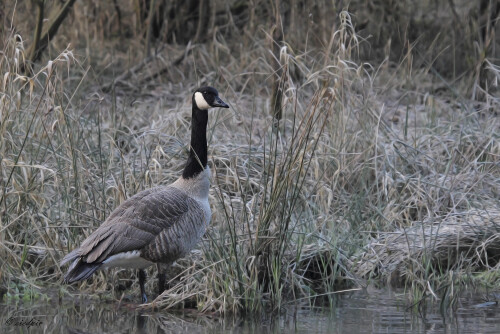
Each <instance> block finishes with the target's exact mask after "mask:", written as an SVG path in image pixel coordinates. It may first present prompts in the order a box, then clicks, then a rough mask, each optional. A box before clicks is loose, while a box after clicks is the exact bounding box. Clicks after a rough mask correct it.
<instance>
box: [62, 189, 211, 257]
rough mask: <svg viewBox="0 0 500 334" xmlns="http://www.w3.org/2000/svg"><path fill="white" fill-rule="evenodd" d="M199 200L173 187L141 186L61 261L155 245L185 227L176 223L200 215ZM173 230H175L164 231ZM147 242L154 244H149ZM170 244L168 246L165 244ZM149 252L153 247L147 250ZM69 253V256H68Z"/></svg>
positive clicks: (109, 254) (113, 253)
mask: <svg viewBox="0 0 500 334" xmlns="http://www.w3.org/2000/svg"><path fill="white" fill-rule="evenodd" d="M200 210H201V208H200V206H199V205H198V203H197V202H196V201H195V200H193V199H192V198H190V197H189V196H188V195H187V194H186V193H184V192H183V191H181V190H179V189H177V188H174V187H157V188H152V189H147V190H144V191H142V192H140V193H138V194H136V195H134V196H132V197H131V198H129V199H128V200H126V201H125V202H123V203H122V204H121V205H120V206H118V207H117V208H116V209H115V210H114V211H113V212H112V213H111V215H110V216H109V217H108V219H107V220H106V221H105V222H104V223H103V224H102V225H101V226H100V227H99V228H98V229H97V230H95V231H94V232H93V233H92V234H91V235H90V236H89V237H88V238H87V239H85V241H84V242H83V243H82V245H81V246H80V247H79V248H78V250H76V251H73V252H71V253H70V254H68V255H67V256H66V257H65V258H64V259H63V261H62V263H64V262H67V261H69V260H71V259H74V258H75V257H78V256H79V257H81V258H82V259H83V260H84V261H85V262H86V263H94V262H96V263H100V262H103V261H104V260H105V259H106V258H108V257H110V256H112V255H115V254H118V253H122V252H128V251H132V250H141V252H142V250H143V249H145V248H147V247H148V245H149V248H150V249H151V248H157V246H156V245H155V244H157V243H158V240H159V238H160V239H161V240H162V241H164V242H169V240H168V239H166V238H165V237H161V236H162V235H164V236H169V235H171V234H175V231H178V230H184V229H185V227H177V225H179V224H180V225H182V224H183V223H186V221H187V222H188V223H189V218H187V217H191V216H193V215H194V216H197V215H199V211H200ZM169 230H173V231H174V233H168V232H167V231H169ZM150 244H153V245H154V246H153V247H151V245H150ZM164 247H167V246H164ZM167 248H170V247H167ZM146 253H150V254H152V253H153V252H152V251H149V252H146ZM70 255H71V258H70Z"/></svg>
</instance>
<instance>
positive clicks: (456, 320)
mask: <svg viewBox="0 0 500 334" xmlns="http://www.w3.org/2000/svg"><path fill="white" fill-rule="evenodd" d="M485 296H486V294H481V293H467V294H464V295H463V297H462V298H460V300H459V303H458V308H457V309H456V310H455V311H451V310H450V311H448V312H447V314H445V315H442V314H441V313H440V312H439V305H436V304H435V305H433V306H428V307H427V308H426V310H425V313H418V312H415V311H413V312H412V311H410V310H408V301H407V300H406V299H405V297H404V294H403V293H402V292H401V291H390V290H377V291H370V292H366V291H356V292H351V293H345V294H343V295H341V296H338V297H337V298H335V300H334V301H333V303H332V305H331V306H329V307H314V308H312V309H311V308H306V307H303V306H302V307H299V306H289V307H286V308H285V310H284V311H283V312H281V314H279V315H275V316H270V315H267V316H265V317H264V318H263V317H260V318H259V319H255V318H234V317H225V318H223V317H219V316H216V315H207V314H199V313H197V312H196V311H193V310H191V311H189V310H186V311H183V312H181V311H174V312H139V311H137V310H135V309H134V307H133V306H134V304H128V305H127V304H119V303H117V302H116V303H115V302H107V303H102V302H96V301H88V300H87V301H82V300H79V299H78V298H77V299H75V300H65V301H63V302H61V303H59V304H54V303H49V304H47V303H43V302H37V303H19V304H17V305H15V304H8V305H6V304H0V312H1V313H0V333H183V332H186V333H234V334H243V333H348V334H354V333H500V306H499V305H498V303H496V302H490V303H485V300H484V297H485ZM497 297H498V296H497ZM490 298H491V295H490ZM493 299H494V298H493ZM497 299H498V298H497ZM30 321H31V322H30ZM29 325H30V326H29Z"/></svg>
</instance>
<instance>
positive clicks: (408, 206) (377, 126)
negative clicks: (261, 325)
mask: <svg viewBox="0 0 500 334" xmlns="http://www.w3.org/2000/svg"><path fill="white" fill-rule="evenodd" d="M498 9H499V4H498V3H497V2H496V1H491V0H481V1H478V2H473V1H472V2H471V1H461V0H448V1H439V0H435V1H418V2H414V1H368V0H359V1H355V0H354V1H349V2H348V1H331V2H328V1H315V2H311V1H301V0H290V1H279V0H277V1H259V0H253V1H246V2H245V1H217V0H202V1H166V0H150V1H140V0H130V1H112V2H111V1H108V2H99V1H94V2H88V1H65V2H61V1H50V0H45V1H43V0H38V1H23V2H11V3H9V4H7V5H6V6H4V8H2V9H0V11H1V12H0V14H1V20H2V22H1V24H2V31H1V35H2V38H1V43H2V44H1V46H0V47H1V50H2V51H1V52H2V53H1V58H0V68H1V77H0V79H1V86H0V87H1V90H0V92H1V96H0V257H1V258H2V261H1V262H0V295H2V298H3V299H4V300H6V301H10V300H16V299H19V298H24V299H32V298H39V297H48V296H49V293H48V292H47V291H51V289H52V290H53V289H54V288H55V289H57V291H58V292H59V294H60V295H61V296H66V295H67V294H69V295H74V294H77V293H82V294H86V295H88V294H92V293H94V294H99V295H100V296H114V297H115V298H118V299H121V298H123V297H124V296H130V295H132V297H131V298H133V299H134V298H135V299H137V296H138V288H137V286H136V285H135V284H134V285H133V284H132V283H133V280H132V279H131V275H130V272H129V271H126V270H115V271H111V272H108V273H105V272H104V273H102V272H101V273H99V274H96V275H94V277H93V278H92V279H90V280H88V281H86V282H84V283H81V284H80V285H79V287H78V289H74V288H73V287H66V286H60V281H61V275H62V274H63V270H64V269H61V268H60V267H59V265H58V263H59V261H60V260H61V258H62V256H63V255H64V254H65V253H67V252H68V251H69V250H71V249H73V248H74V247H76V246H77V245H78V244H79V243H80V242H81V241H82V240H83V239H84V238H85V237H86V236H88V235H89V234H90V233H91V232H92V231H93V230H94V229H95V228H96V227H97V226H98V225H99V224H100V223H101V222H102V221H104V220H105V218H106V217H107V216H108V215H109V213H110V212H111V211H112V210H113V208H115V207H116V206H117V205H119V204H120V203H121V202H122V201H124V200H125V199H126V198H128V197H129V196H131V195H133V194H135V193H136V192H138V191H140V190H142V189H145V188H148V187H151V186H156V185H162V184H163V185H165V184H168V183H170V182H172V181H174V180H175V179H176V178H177V177H178V176H179V175H180V172H181V169H182V167H183V164H184V162H185V159H186V152H187V144H188V142H189V134H190V131H189V126H190V102H191V100H190V97H191V93H192V91H193V90H194V89H195V88H196V87H198V86H201V85H206V84H210V85H213V86H215V87H217V88H218V90H219V91H220V93H221V96H223V98H224V99H225V100H227V101H228V102H229V104H230V105H231V109H230V110H229V111H221V110H217V111H214V112H213V113H212V115H211V118H210V125H209V134H208V136H209V155H210V157H209V161H210V164H211V166H212V169H213V171H214V172H213V180H212V184H213V187H212V189H211V192H210V201H211V204H212V207H213V212H214V215H213V218H212V225H211V227H210V229H209V231H208V232H207V234H206V235H205V237H204V240H203V242H202V243H200V250H196V251H193V252H192V253H191V255H190V256H189V257H187V258H185V259H183V260H181V261H179V262H178V265H177V266H176V267H175V268H174V270H173V271H172V273H171V281H170V284H169V286H170V288H169V290H167V291H166V292H165V293H164V294H163V295H162V296H160V297H158V298H157V299H156V300H155V301H154V302H153V303H154V305H155V306H157V307H162V308H168V307H176V306H179V305H180V306H185V307H196V308H198V309H199V310H202V311H218V312H233V311H234V312H241V311H260V310H263V309H266V308H268V307H270V308H274V309H278V308H280V307H281V306H283V305H286V304H288V303H293V302H296V301H299V302H306V303H314V302H316V301H318V300H326V301H328V300H329V298H330V297H331V296H332V295H333V294H335V293H336V291H338V290H339V289H345V288H351V287H363V286H366V285H367V284H370V283H377V284H381V285H383V284H385V283H388V284H392V285H396V286H403V287H406V288H407V289H408V290H409V291H411V292H412V293H411V297H412V298H413V299H414V301H415V303H418V302H420V301H423V300H426V299H429V298H430V299H432V300H439V301H440V302H441V303H442V305H444V306H448V305H452V304H453V303H454V301H456V296H457V295H458V294H459V293H460V291H461V289H463V288H466V287H470V286H471V285H472V286H475V285H480V286H483V287H484V286H487V287H496V288H497V287H498V282H499V275H498V273H499V267H500V264H499V259H500V252H499V251H498V250H499V249H500V248H499V247H500V233H499V230H500V211H499V209H498V208H499V207H500V206H499V202H500V135H499V133H500V131H499V130H500V129H499V119H498V102H499V100H498V92H497V80H498V75H499V70H498V58H497V56H498V55H497V53H498V51H497V48H496V45H497V42H498V39H497V38H496V21H497V18H498V13H499V10H498ZM154 275H155V272H154V270H153V269H151V270H150V271H149V276H150V277H151V276H154ZM154 281H155V280H149V283H148V287H147V291H149V292H151V291H154V290H153V286H154V284H155V282H154ZM128 288H132V289H131V290H130V289H128ZM102 292H107V293H105V294H103V293H102Z"/></svg>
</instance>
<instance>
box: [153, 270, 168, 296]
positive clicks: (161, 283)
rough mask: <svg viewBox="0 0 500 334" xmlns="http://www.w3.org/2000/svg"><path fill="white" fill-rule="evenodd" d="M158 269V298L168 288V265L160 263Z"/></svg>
mask: <svg viewBox="0 0 500 334" xmlns="http://www.w3.org/2000/svg"><path fill="white" fill-rule="evenodd" d="M156 267H157V268H158V296H159V295H161V294H162V293H163V291H165V288H166V286H165V281H166V278H167V269H168V265H166V264H160V263H158V264H157V265H156Z"/></svg>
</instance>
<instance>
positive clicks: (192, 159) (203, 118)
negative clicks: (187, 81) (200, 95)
mask: <svg viewBox="0 0 500 334" xmlns="http://www.w3.org/2000/svg"><path fill="white" fill-rule="evenodd" d="M207 122H208V112H207V110H200V109H198V107H196V104H195V103H193V117H192V120H191V148H190V149H189V157H188V160H187V163H186V167H184V171H183V172H182V177H183V178H185V179H189V178H191V177H195V176H196V175H198V174H199V173H201V172H203V170H205V167H207Z"/></svg>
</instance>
